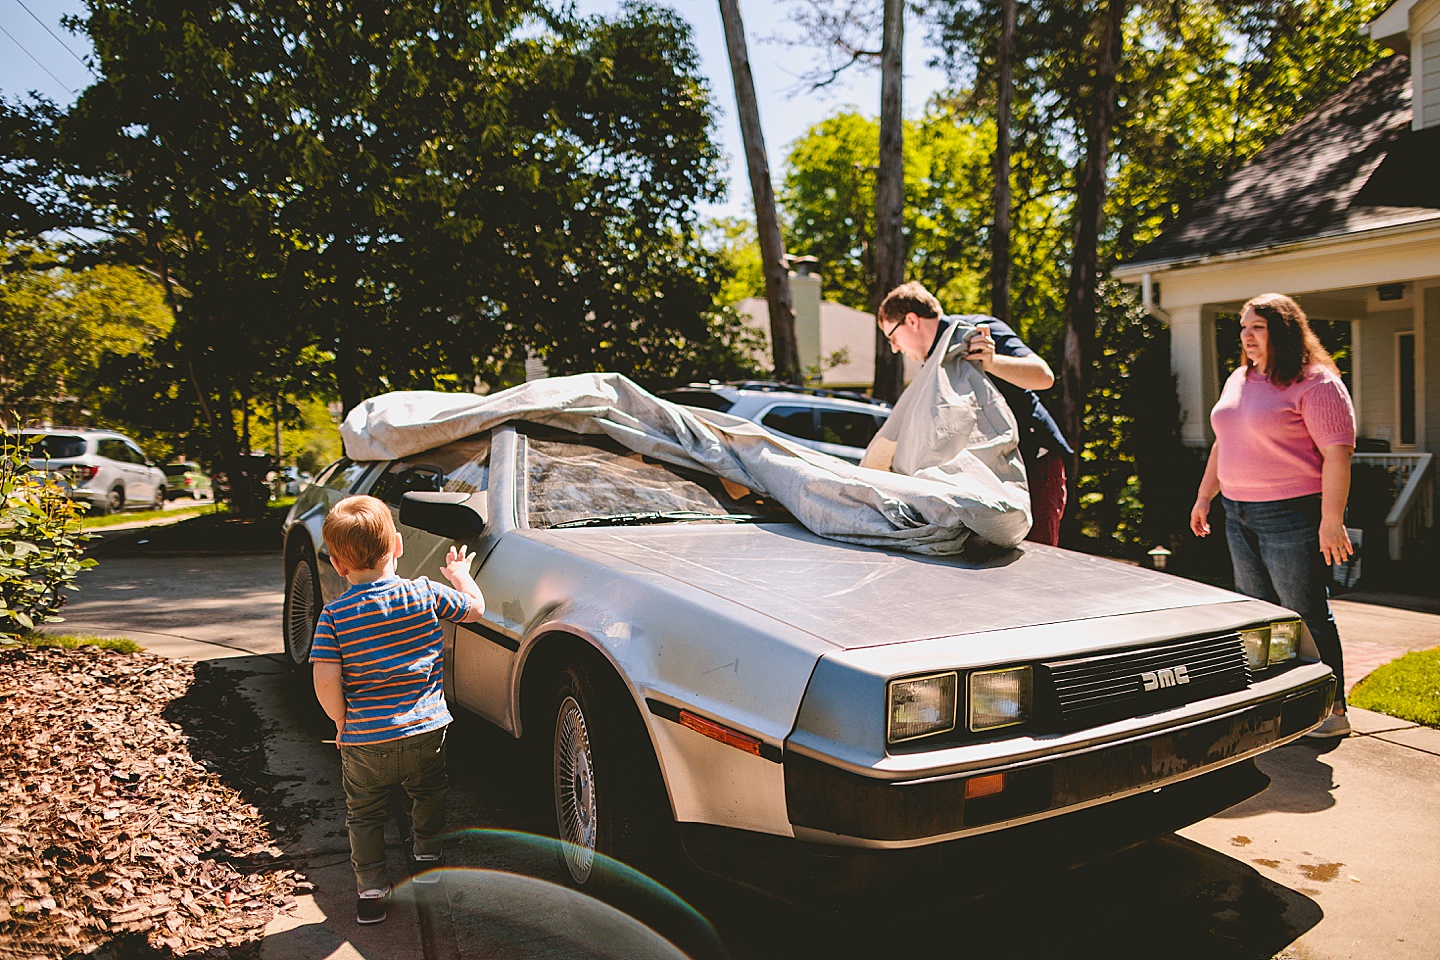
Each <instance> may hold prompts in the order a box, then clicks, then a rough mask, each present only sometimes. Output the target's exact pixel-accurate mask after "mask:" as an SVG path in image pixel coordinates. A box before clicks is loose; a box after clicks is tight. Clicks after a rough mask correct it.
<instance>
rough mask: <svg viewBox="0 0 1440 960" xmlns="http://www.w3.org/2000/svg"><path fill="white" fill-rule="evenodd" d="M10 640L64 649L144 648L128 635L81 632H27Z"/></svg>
mask: <svg viewBox="0 0 1440 960" xmlns="http://www.w3.org/2000/svg"><path fill="white" fill-rule="evenodd" d="M7 639H8V638H7ZM12 642H13V643H18V644H19V645H20V646H22V647H61V648H63V649H65V650H78V649H79V648H81V647H99V648H100V649H101V650H114V651H115V652H116V653H140V652H141V651H142V650H144V649H145V648H144V647H142V646H140V644H138V643H136V642H135V641H134V640H131V639H130V638H129V637H92V636H88V635H86V634H83V633H59V634H54V633H27V634H24V635H23V636H19V637H16V638H14V640H13V641H12Z"/></svg>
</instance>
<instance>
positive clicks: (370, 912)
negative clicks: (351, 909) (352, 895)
mask: <svg viewBox="0 0 1440 960" xmlns="http://www.w3.org/2000/svg"><path fill="white" fill-rule="evenodd" d="M389 906H390V888H389V887H386V888H385V889H384V890H365V891H362V892H361V894H360V896H359V898H358V899H356V901H355V921H356V922H357V923H384V922H385V913H386V910H387V908H388V907H389Z"/></svg>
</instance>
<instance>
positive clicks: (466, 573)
mask: <svg viewBox="0 0 1440 960" xmlns="http://www.w3.org/2000/svg"><path fill="white" fill-rule="evenodd" d="M474 560H475V556H474V554H472V553H471V552H470V548H469V547H453V546H452V547H451V548H450V550H449V552H447V553H446V554H445V564H444V566H442V567H441V568H440V572H441V573H443V574H445V579H446V580H449V581H450V582H451V583H452V584H455V583H459V582H464V581H467V580H471V579H472V577H471V575H470V564H471V563H472V562H473V561H474Z"/></svg>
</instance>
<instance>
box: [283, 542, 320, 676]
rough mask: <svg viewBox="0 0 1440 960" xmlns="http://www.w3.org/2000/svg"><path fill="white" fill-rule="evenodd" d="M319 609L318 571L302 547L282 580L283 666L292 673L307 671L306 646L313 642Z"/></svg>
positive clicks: (312, 558)
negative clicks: (283, 606) (283, 596)
mask: <svg viewBox="0 0 1440 960" xmlns="http://www.w3.org/2000/svg"><path fill="white" fill-rule="evenodd" d="M323 606H324V603H323V599H322V597H321V594H320V568H319V567H318V566H317V565H316V563H315V554H314V552H313V551H311V550H310V549H309V548H308V547H304V548H302V549H301V551H300V556H299V558H297V560H296V562H295V566H294V567H293V568H292V569H291V570H290V576H288V577H287V578H286V579H285V611H284V619H283V625H284V631H285V665H286V666H287V667H289V668H290V669H291V670H292V671H301V670H308V669H309V668H310V647H311V645H312V644H314V642H315V625H316V624H317V623H319V621H320V609H321V607H323Z"/></svg>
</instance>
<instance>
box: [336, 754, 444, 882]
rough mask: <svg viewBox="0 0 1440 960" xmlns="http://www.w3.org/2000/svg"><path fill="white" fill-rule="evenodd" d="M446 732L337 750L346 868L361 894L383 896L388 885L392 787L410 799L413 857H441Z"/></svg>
mask: <svg viewBox="0 0 1440 960" xmlns="http://www.w3.org/2000/svg"><path fill="white" fill-rule="evenodd" d="M445 730H446V728H445V727H441V728H440V729H439V730H431V731H430V732H429V733H417V734H416V735H415V736H413V737H404V738H402V739H400V740H390V741H387V742H386V743H360V744H355V745H354V746H349V745H342V746H341V747H340V770H341V773H342V774H343V776H344V781H345V814H346V816H345V825H346V826H347V827H348V828H349V830H350V865H351V866H353V867H354V868H355V886H356V888H357V889H358V890H359V891H361V892H364V891H366V890H383V889H385V887H387V886H389V885H390V881H389V879H388V877H387V872H386V869H385V824H386V823H387V822H388V821H389V819H390V795H391V790H392V788H393V787H396V786H400V787H403V788H404V789H405V792H406V794H408V795H409V797H410V825H411V830H412V831H413V835H414V844H415V847H414V852H415V853H416V854H417V855H422V856H423V855H427V854H436V853H439V852H440V845H441V840H442V838H443V837H444V835H445V799H446V794H447V793H448V792H449V789H450V779H449V777H447V776H446V774H445Z"/></svg>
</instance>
